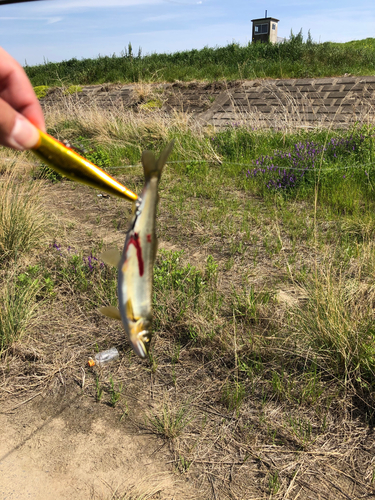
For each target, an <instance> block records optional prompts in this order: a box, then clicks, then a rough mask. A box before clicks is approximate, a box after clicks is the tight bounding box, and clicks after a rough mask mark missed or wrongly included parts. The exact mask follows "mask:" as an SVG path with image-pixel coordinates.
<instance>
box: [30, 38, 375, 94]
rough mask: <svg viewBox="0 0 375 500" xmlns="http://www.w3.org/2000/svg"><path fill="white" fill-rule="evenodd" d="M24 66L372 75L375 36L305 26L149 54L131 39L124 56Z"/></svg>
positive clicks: (81, 78)
mask: <svg viewBox="0 0 375 500" xmlns="http://www.w3.org/2000/svg"><path fill="white" fill-rule="evenodd" d="M25 70H26V73H27V75H28V76H29V78H30V79H31V82H32V83H33V85H34V86H38V85H48V86H61V84H63V85H77V84H79V85H88V84H98V83H104V82H123V83H129V82H139V81H144V82H161V81H167V82H173V81H175V80H180V81H190V80H206V81H207V80H208V81H214V80H223V79H227V80H234V79H242V78H243V79H255V78H305V77H324V76H337V75H344V74H345V73H347V74H351V75H373V74H375V38H367V39H365V40H355V41H352V42H347V43H331V42H325V43H315V42H313V41H312V39H311V37H310V36H308V38H307V40H303V36H302V32H300V33H299V34H298V35H291V37H290V38H289V40H287V41H285V42H283V43H281V44H277V45H273V44H248V45H245V46H240V45H239V44H237V43H231V44H229V45H227V46H226V47H215V48H210V47H205V48H203V49H201V50H195V49H194V50H189V51H183V52H175V53H173V54H148V55H142V51H141V49H139V50H138V53H137V54H135V53H134V52H133V49H132V46H131V44H129V46H128V48H127V49H126V50H125V51H124V52H123V53H122V54H121V55H120V56H116V55H115V54H114V55H112V56H99V57H97V58H96V59H81V60H78V59H75V58H74V59H70V60H68V61H62V62H58V63H53V62H46V63H44V64H40V65H38V66H26V67H25Z"/></svg>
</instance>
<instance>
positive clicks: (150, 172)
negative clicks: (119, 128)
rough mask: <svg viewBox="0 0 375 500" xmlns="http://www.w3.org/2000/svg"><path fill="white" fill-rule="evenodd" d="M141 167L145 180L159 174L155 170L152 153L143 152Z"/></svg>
mask: <svg viewBox="0 0 375 500" xmlns="http://www.w3.org/2000/svg"><path fill="white" fill-rule="evenodd" d="M142 165H143V171H144V174H145V177H146V178H148V177H152V176H155V175H156V176H157V175H159V172H158V170H157V168H156V167H157V165H156V158H155V155H154V153H152V152H151V151H143V153H142Z"/></svg>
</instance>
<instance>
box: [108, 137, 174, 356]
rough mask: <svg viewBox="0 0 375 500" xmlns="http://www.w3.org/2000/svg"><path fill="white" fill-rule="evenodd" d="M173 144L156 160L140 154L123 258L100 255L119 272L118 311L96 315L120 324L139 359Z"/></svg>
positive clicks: (145, 347)
mask: <svg viewBox="0 0 375 500" xmlns="http://www.w3.org/2000/svg"><path fill="white" fill-rule="evenodd" d="M173 144H174V141H172V142H170V143H169V144H168V146H167V147H166V148H165V149H164V150H163V151H162V153H161V154H160V156H159V158H158V159H157V160H156V158H155V156H154V154H153V153H152V152H151V151H143V153H142V165H143V171H144V176H145V185H144V188H143V190H142V193H141V194H140V196H139V197H138V199H137V200H136V201H135V203H134V211H133V215H132V218H131V221H130V225H129V228H128V230H127V233H126V238H125V244H124V249H123V251H122V254H120V252H119V251H118V250H117V249H110V250H108V251H106V252H104V253H102V254H101V255H100V258H101V260H103V262H105V263H106V264H109V265H112V266H116V267H117V268H118V278H117V295H118V303H119V308H118V309H117V308H115V307H113V306H108V307H101V308H100V309H99V311H100V312H101V313H102V314H104V315H105V316H108V317H110V318H114V319H117V320H121V321H122V324H123V325H124V328H125V332H126V334H127V337H128V339H129V342H130V345H131V347H132V348H133V350H134V352H135V353H136V354H137V355H138V356H139V357H140V358H145V357H146V356H148V354H149V349H150V343H151V339H152V330H151V327H152V286H153V268H154V262H155V258H156V253H157V248H158V242H157V236H156V207H157V204H158V199H159V194H158V186H159V181H160V177H161V174H162V171H163V167H164V165H165V163H166V161H167V159H168V157H169V155H170V153H171V151H172V148H173Z"/></svg>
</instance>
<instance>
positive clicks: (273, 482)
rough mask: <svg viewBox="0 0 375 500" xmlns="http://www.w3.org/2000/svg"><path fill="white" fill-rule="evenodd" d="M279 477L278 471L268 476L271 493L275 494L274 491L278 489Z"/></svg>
mask: <svg viewBox="0 0 375 500" xmlns="http://www.w3.org/2000/svg"><path fill="white" fill-rule="evenodd" d="M280 486H281V484H280V479H279V473H278V472H277V471H275V472H274V473H273V474H272V473H271V474H270V475H269V477H268V487H269V491H270V494H271V495H276V493H277V492H278V491H279V489H280Z"/></svg>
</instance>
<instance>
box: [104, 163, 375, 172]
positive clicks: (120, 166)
mask: <svg viewBox="0 0 375 500" xmlns="http://www.w3.org/2000/svg"><path fill="white" fill-rule="evenodd" d="M172 163H173V164H176V163H177V164H178V163H217V161H216V160H173V161H169V162H167V164H172ZM223 164H225V165H237V166H239V167H251V169H252V170H266V172H278V170H280V171H282V170H296V171H300V172H301V171H303V170H312V169H311V168H309V167H307V168H306V167H279V166H277V165H274V167H273V170H269V169H268V167H269V166H270V165H267V166H257V165H254V164H253V163H238V162H226V161H224V162H223ZM371 166H374V164H373V163H364V164H361V165H346V166H345V167H331V168H320V167H319V166H317V167H314V170H318V169H319V170H320V171H322V172H336V171H340V170H348V169H350V168H354V169H358V170H359V169H362V168H364V167H371ZM139 167H142V163H137V164H135V165H117V166H115V167H108V170H109V169H119V168H139ZM262 173H263V172H262Z"/></svg>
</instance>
